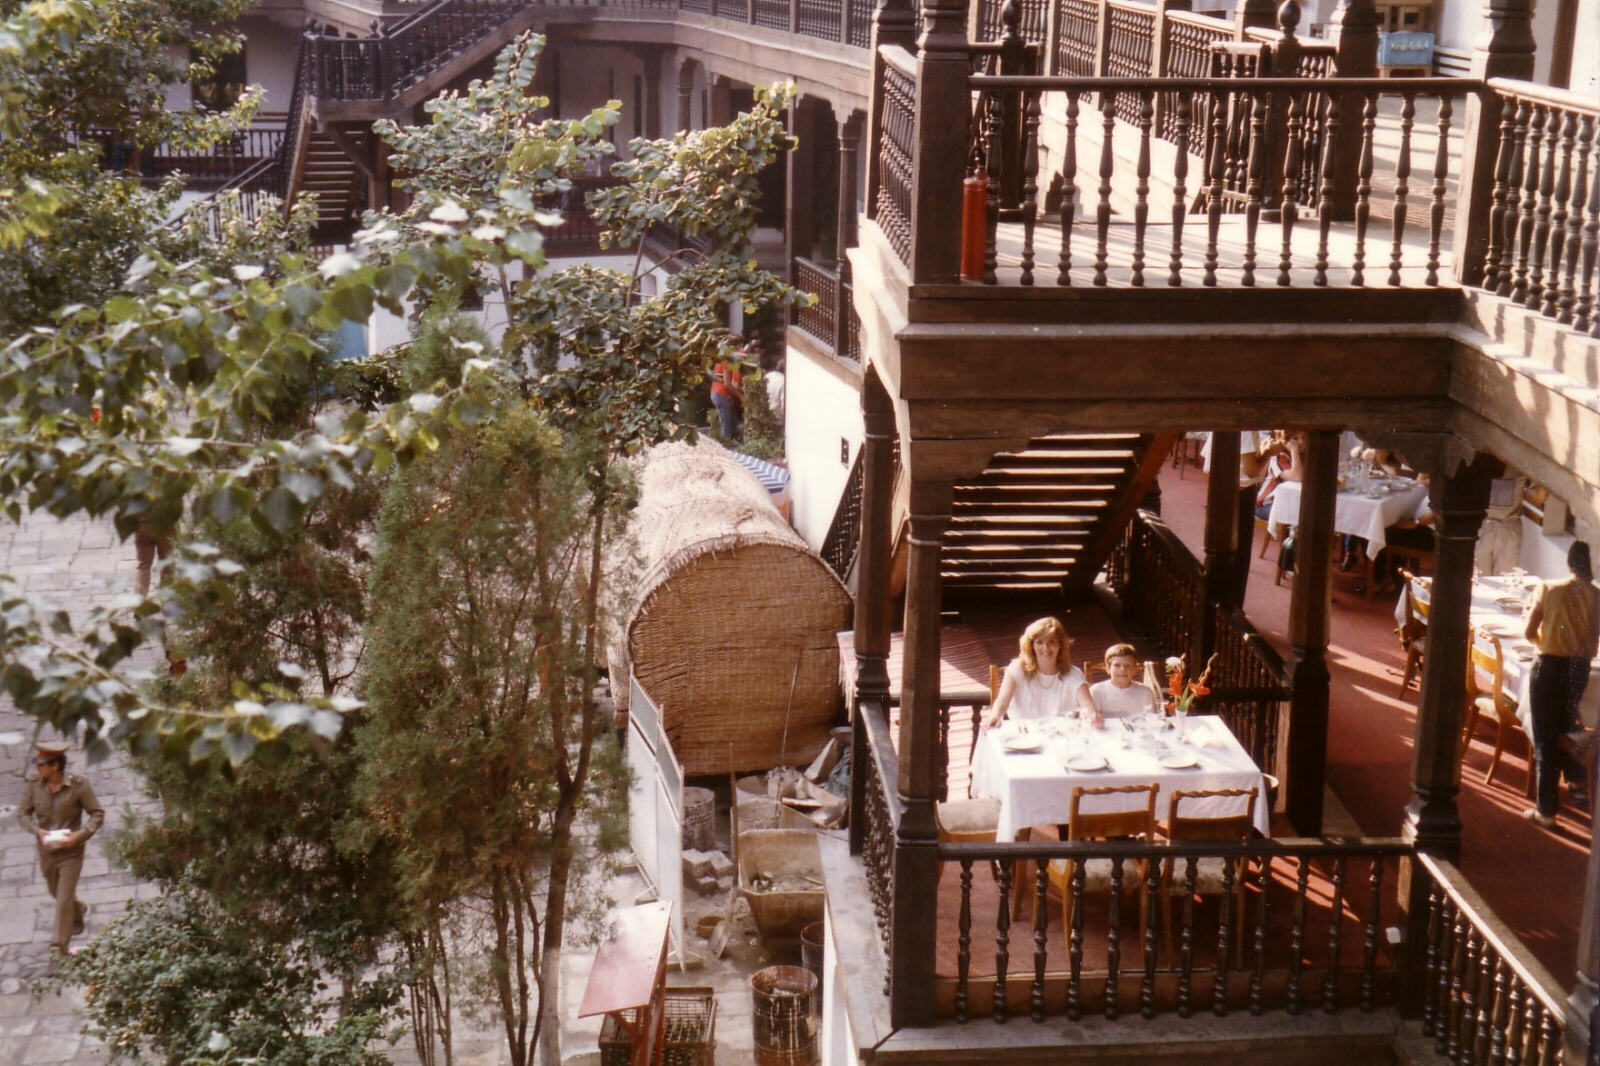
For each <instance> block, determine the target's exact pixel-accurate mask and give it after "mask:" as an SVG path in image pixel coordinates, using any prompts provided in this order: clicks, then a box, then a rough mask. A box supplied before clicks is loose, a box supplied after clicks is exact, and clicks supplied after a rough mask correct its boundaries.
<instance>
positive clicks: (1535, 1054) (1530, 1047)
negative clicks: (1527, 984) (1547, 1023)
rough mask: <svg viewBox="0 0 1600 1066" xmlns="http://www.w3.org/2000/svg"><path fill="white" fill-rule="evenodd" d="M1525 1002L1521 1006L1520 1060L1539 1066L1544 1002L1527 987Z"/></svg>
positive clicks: (1541, 1051) (1541, 1055)
mask: <svg viewBox="0 0 1600 1066" xmlns="http://www.w3.org/2000/svg"><path fill="white" fill-rule="evenodd" d="M1526 999H1527V1002H1526V1003H1525V1005H1524V1006H1523V1008H1522V1061H1523V1062H1525V1063H1527V1064H1528V1066H1539V1063H1541V1062H1542V1061H1543V1058H1544V1056H1543V1051H1544V1048H1543V1046H1542V1040H1541V1038H1542V1036H1543V1033H1544V1029H1543V1022H1544V1004H1542V1003H1540V1002H1539V997H1538V996H1536V995H1534V994H1533V990H1532V989H1529V990H1528V994H1527V997H1526Z"/></svg>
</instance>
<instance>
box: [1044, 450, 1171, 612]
mask: <svg viewBox="0 0 1600 1066" xmlns="http://www.w3.org/2000/svg"><path fill="white" fill-rule="evenodd" d="M1180 437H1182V434H1181V433H1152V434H1151V435H1150V438H1149V440H1148V442H1147V443H1146V445H1145V451H1144V456H1143V457H1142V458H1141V459H1140V461H1139V465H1138V466H1137V467H1136V468H1135V469H1134V471H1133V475H1132V476H1131V477H1130V478H1129V479H1128V482H1127V484H1126V485H1125V486H1124V487H1123V489H1122V492H1121V494H1120V495H1118V496H1117V498H1116V500H1115V501H1114V502H1113V503H1112V505H1111V507H1110V508H1109V509H1108V510H1107V511H1106V513H1105V514H1104V515H1102V516H1101V520H1100V524H1099V526H1097V527H1096V529H1095V532H1094V536H1093V538H1092V539H1091V540H1090V541H1089V543H1088V544H1087V545H1086V546H1085V547H1084V549H1083V551H1082V552H1081V553H1080V559H1081V561H1080V563H1079V564H1078V568H1077V570H1076V571H1074V575H1073V579H1072V581H1071V583H1070V584H1068V585H1067V586H1066V587H1065V588H1063V589H1062V592H1063V594H1064V595H1066V596H1067V598H1068V599H1072V598H1075V597H1078V596H1081V595H1084V594H1086V593H1087V592H1088V591H1089V587H1090V586H1091V585H1093V584H1094V579H1095V575H1096V574H1098V573H1099V572H1100V567H1101V565H1102V564H1103V563H1104V562H1105V561H1106V559H1107V558H1109V557H1110V555H1111V550H1112V549H1113V548H1115V547H1116V546H1117V542H1118V541H1119V540H1121V539H1122V533H1123V530H1125V529H1126V528H1127V526H1128V523H1129V522H1131V521H1132V520H1133V513H1134V512H1135V511H1137V510H1138V509H1139V504H1140V502H1141V501H1142V500H1143V499H1144V494H1145V493H1146V492H1148V491H1149V489H1150V486H1151V484H1153V483H1154V482H1155V480H1156V477H1157V475H1159V474H1160V473H1161V468H1162V467H1163V466H1164V465H1166V461H1167V453H1168V452H1170V451H1171V450H1172V445H1173V444H1174V443H1175V442H1176V441H1177V440H1178V439H1179V438H1180Z"/></svg>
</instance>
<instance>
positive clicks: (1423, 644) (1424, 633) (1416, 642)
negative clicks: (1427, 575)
mask: <svg viewBox="0 0 1600 1066" xmlns="http://www.w3.org/2000/svg"><path fill="white" fill-rule="evenodd" d="M1416 580H1417V579H1416V575H1415V574H1413V573H1412V572H1411V571H1410V570H1406V569H1404V568H1402V569H1401V571H1400V588H1401V589H1402V593H1401V594H1402V596H1404V598H1405V621H1403V622H1401V623H1400V625H1399V627H1398V628H1396V629H1395V633H1396V634H1397V635H1398V636H1399V637H1400V647H1401V648H1402V649H1404V651H1405V653H1406V668H1405V672H1404V673H1403V674H1401V675H1400V695H1402V696H1404V695H1405V694H1406V690H1407V689H1409V688H1410V687H1411V679H1412V678H1413V677H1416V676H1417V668H1418V667H1420V666H1421V665H1422V656H1423V654H1424V653H1425V652H1426V651H1427V645H1428V604H1427V602H1425V601H1423V600H1420V599H1418V598H1417V589H1416Z"/></svg>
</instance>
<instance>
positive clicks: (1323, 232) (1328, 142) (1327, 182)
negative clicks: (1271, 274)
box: [1311, 93, 1340, 285]
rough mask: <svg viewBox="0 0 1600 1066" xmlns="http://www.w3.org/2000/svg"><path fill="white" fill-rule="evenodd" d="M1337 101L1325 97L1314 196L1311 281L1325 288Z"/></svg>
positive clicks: (1335, 164) (1332, 96) (1334, 96)
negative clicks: (1319, 173)
mask: <svg viewBox="0 0 1600 1066" xmlns="http://www.w3.org/2000/svg"><path fill="white" fill-rule="evenodd" d="M1339 100H1340V94H1338V93H1332V94H1330V95H1329V96H1328V112H1327V116H1326V118H1325V119H1324V120H1323V126H1324V129H1325V132H1324V133H1323V135H1322V176H1321V180H1320V181H1319V182H1318V196H1317V220H1318V222H1319V223H1320V225H1319V227H1318V232H1317V272H1316V276H1315V277H1314V278H1313V279H1312V281H1311V283H1312V284H1313V285H1326V284H1328V234H1329V232H1330V231H1331V230H1332V228H1333V187H1334V183H1335V181H1337V180H1338V174H1339V170H1338V158H1337V155H1336V151H1335V149H1336V147H1337V145H1338V143H1339Z"/></svg>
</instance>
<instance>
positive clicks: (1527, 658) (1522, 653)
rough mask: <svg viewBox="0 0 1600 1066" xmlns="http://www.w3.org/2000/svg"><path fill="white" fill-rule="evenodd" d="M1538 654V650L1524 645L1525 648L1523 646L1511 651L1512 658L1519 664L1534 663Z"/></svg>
mask: <svg viewBox="0 0 1600 1066" xmlns="http://www.w3.org/2000/svg"><path fill="white" fill-rule="evenodd" d="M1536 654H1538V649H1536V648H1534V647H1533V646H1532V645H1524V646H1522V647H1520V648H1512V649H1511V655H1512V657H1513V658H1515V659H1516V660H1517V661H1518V662H1524V663H1528V662H1532V661H1533V657H1534V656H1535V655H1536Z"/></svg>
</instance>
